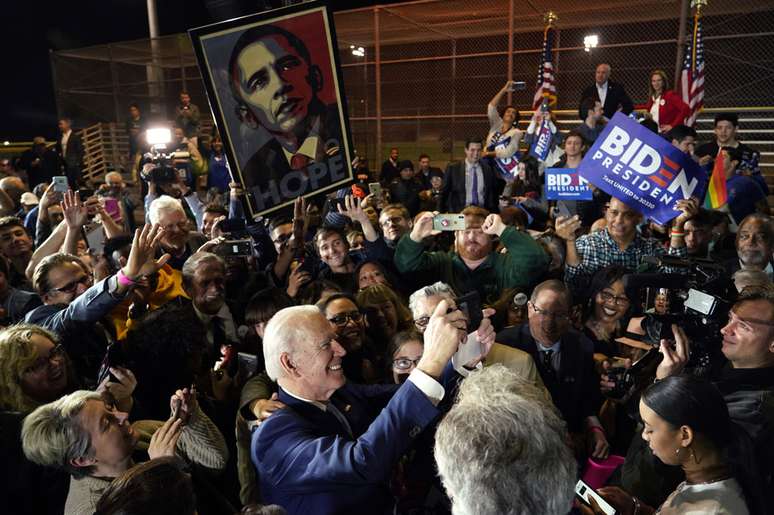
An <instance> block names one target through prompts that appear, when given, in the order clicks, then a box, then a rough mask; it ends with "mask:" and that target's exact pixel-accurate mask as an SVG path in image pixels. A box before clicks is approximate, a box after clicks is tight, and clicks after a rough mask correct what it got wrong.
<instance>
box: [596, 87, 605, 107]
mask: <svg viewBox="0 0 774 515" xmlns="http://www.w3.org/2000/svg"><path fill="white" fill-rule="evenodd" d="M595 84H596V83H595ZM597 94H598V95H599V101H600V102H601V103H602V107H605V99H606V98H607V81H605V83H604V84H602V85H601V86H600V85H599V84H597Z"/></svg>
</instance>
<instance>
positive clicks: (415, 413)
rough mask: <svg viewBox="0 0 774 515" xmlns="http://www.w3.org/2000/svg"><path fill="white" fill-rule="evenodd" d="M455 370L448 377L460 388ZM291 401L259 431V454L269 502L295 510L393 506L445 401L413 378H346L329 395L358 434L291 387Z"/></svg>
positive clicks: (388, 509)
mask: <svg viewBox="0 0 774 515" xmlns="http://www.w3.org/2000/svg"><path fill="white" fill-rule="evenodd" d="M457 377H458V376H456V374H454V372H453V371H452V369H451V367H450V366H447V367H446V370H445V371H444V376H443V380H442V384H443V385H444V387H445V388H446V396H453V395H451V394H450V390H451V389H453V382H454V381H456V378H457ZM279 400H280V401H282V402H283V403H285V405H286V406H287V408H285V409H283V410H279V411H277V412H276V413H275V414H274V415H272V416H271V417H269V418H268V419H266V420H265V421H264V422H263V423H262V424H261V425H260V426H259V428H258V430H256V431H255V433H253V440H252V446H251V457H252V461H253V463H254V464H255V466H256V467H257V469H258V475H259V477H260V480H261V492H262V493H263V501H264V502H265V503H266V504H270V503H273V504H279V505H280V506H282V507H283V508H285V509H286V510H287V511H288V513H289V514H291V515H294V514H301V513H303V514H313V515H318V514H319V515H323V514H331V515H332V514H345V513H346V514H349V513H374V514H377V513H392V512H393V509H392V508H393V498H392V495H391V493H390V491H389V488H388V480H389V478H390V475H391V472H392V470H393V467H394V466H395V464H396V463H397V462H398V460H399V459H400V457H401V455H403V453H404V452H406V450H407V449H408V448H409V446H410V445H411V444H412V442H414V441H415V440H416V438H417V437H418V436H419V435H420V434H422V431H423V430H424V429H425V428H426V427H428V426H430V425H431V424H432V423H433V421H434V420H435V418H436V417H437V415H438V414H439V413H440V409H439V408H438V407H436V406H434V405H433V404H432V403H431V402H430V400H429V399H428V398H427V397H426V396H425V394H424V393H422V392H421V390H419V388H417V386H416V385H414V383H412V382H411V381H410V380H409V381H406V382H405V383H403V384H402V385H400V386H397V385H372V386H364V385H357V384H353V383H347V384H345V385H344V386H343V387H341V388H340V389H339V390H337V391H336V393H334V394H333V396H332V397H331V399H330V402H331V403H332V404H334V405H335V406H336V407H337V408H338V410H339V411H340V412H341V413H342V415H344V418H345V419H346V420H347V423H348V424H349V426H350V428H351V430H352V434H350V433H349V432H348V431H347V429H346V427H344V426H343V424H342V423H341V422H340V421H339V420H338V419H337V418H336V417H335V416H334V415H333V414H332V413H331V412H330V411H322V410H321V409H319V408H318V407H316V406H314V405H312V404H310V403H307V402H304V401H301V400H298V399H296V398H294V397H292V396H290V395H288V394H287V393H286V392H285V391H284V390H283V389H282V388H280V391H279Z"/></svg>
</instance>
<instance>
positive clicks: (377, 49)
mask: <svg viewBox="0 0 774 515" xmlns="http://www.w3.org/2000/svg"><path fill="white" fill-rule="evenodd" d="M379 37H380V35H379V8H378V7H374V54H375V59H374V61H375V63H374V65H375V66H376V166H377V168H378V165H379V163H380V162H381V160H382V70H381V68H382V49H381V46H382V44H381V42H380V41H379ZM380 179H381V177H380Z"/></svg>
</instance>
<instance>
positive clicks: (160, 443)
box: [148, 418, 183, 460]
mask: <svg viewBox="0 0 774 515" xmlns="http://www.w3.org/2000/svg"><path fill="white" fill-rule="evenodd" d="M182 431H183V422H182V420H180V419H179V418H170V419H169V420H167V421H166V422H164V425H162V426H161V427H160V428H158V429H157V430H156V432H155V433H153V436H152V437H151V441H150V445H148V456H150V459H152V460H153V459H156V458H161V457H164V456H175V448H176V447H177V441H178V440H179V439H180V435H181V434H182Z"/></svg>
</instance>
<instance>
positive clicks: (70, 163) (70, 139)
mask: <svg viewBox="0 0 774 515" xmlns="http://www.w3.org/2000/svg"><path fill="white" fill-rule="evenodd" d="M59 131H60V132H61V133H62V136H61V137H60V138H59V139H58V140H57V142H56V153H57V154H59V159H60V160H61V162H62V167H63V168H64V173H65V175H67V182H68V183H69V184H70V187H71V188H72V189H77V187H78V181H80V178H81V168H82V167H83V154H84V150H83V143H82V142H81V137H80V136H78V135H77V134H76V133H75V132H73V130H72V120H70V119H69V118H61V119H60V120H59Z"/></svg>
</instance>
